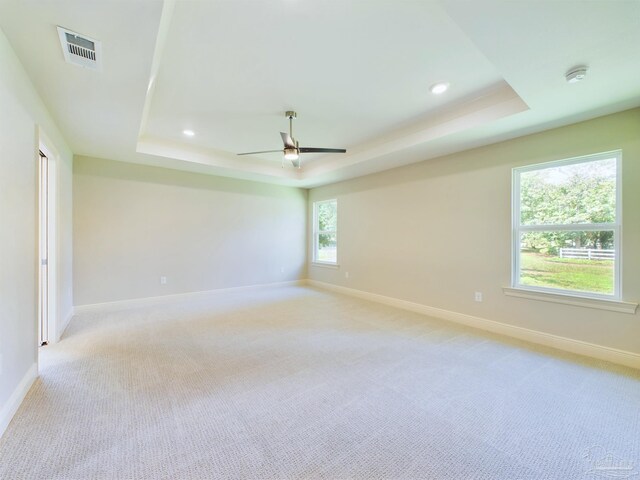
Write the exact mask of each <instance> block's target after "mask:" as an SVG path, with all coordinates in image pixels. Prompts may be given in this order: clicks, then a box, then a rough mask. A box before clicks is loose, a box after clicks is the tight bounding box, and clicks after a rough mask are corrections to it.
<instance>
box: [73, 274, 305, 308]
mask: <svg viewBox="0 0 640 480" xmlns="http://www.w3.org/2000/svg"><path fill="white" fill-rule="evenodd" d="M305 284H306V280H292V281H289V282H274V283H262V284H258V285H246V286H242V287H230V288H217V289H215V290H204V291H200V292H186V293H175V294H171V295H160V296H157V297H143V298H132V299H129V300H116V301H114V302H104V303H93V304H89V305H76V306H75V307H73V315H82V314H85V313H106V312H113V311H117V310H124V309H128V308H138V307H150V306H156V305H167V304H171V303H173V302H176V301H181V300H189V299H195V298H197V297H201V298H206V297H207V296H210V295H218V294H221V293H232V292H241V291H245V290H256V289H260V288H269V287H290V286H296V285H305Z"/></svg>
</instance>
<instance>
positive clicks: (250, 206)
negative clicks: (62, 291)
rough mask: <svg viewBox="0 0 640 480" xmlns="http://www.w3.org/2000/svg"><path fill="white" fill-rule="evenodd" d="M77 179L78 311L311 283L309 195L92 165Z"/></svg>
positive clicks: (80, 166)
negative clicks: (163, 278)
mask: <svg viewBox="0 0 640 480" xmlns="http://www.w3.org/2000/svg"><path fill="white" fill-rule="evenodd" d="M73 177H74V179H73V188H74V191H73V205H74V212H73V216H74V264H73V267H74V300H75V304H76V305H87V304H95V303H103V302H112V301H118V300H126V299H133V298H144V297H153V296H160V295H167V294H175V293H186V292H197V291H206V290H213V289H219V288H228V287H237V286H245V285H257V284H264V283H273V282H282V281H290V280H298V279H302V278H305V275H306V272H305V265H306V262H305V260H306V206H307V192H306V190H303V189H298V188H291V187H281V186H275V185H268V184H263V183H256V182H250V181H245V180H234V179H229V178H222V177H214V176H210V175H202V174H193V173H187V172H180V171H176V170H169V169H163V168H157V167H148V166H142V165H134V164H127V163H121V162H115V161H110V160H100V159H94V158H86V157H76V159H75V161H74V175H73ZM281 269H282V270H283V271H281ZM160 276H166V277H167V284H166V285H161V284H160Z"/></svg>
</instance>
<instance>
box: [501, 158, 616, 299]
mask: <svg viewBox="0 0 640 480" xmlns="http://www.w3.org/2000/svg"><path fill="white" fill-rule="evenodd" d="M611 158H615V161H616V219H615V222H613V223H587V224H584V223H576V224H557V225H547V224H536V225H522V224H521V220H522V219H521V215H520V213H521V212H520V176H521V174H522V173H523V172H531V171H536V170H542V169H547V168H556V167H563V166H567V165H578V164H581V163H588V162H594V161H598V160H608V159H611ZM599 230H603V231H612V232H613V249H614V251H615V258H614V260H613V268H614V273H613V277H614V278H613V294H599V293H595V292H579V291H575V290H568V289H563V288H552V287H532V286H530V285H525V284H522V283H520V253H521V252H520V243H521V238H520V234H521V232H537V231H599ZM511 232H512V235H511V287H512V288H513V289H516V290H530V291H532V292H543V293H549V294H554V293H556V294H559V295H568V296H579V297H582V298H584V299H610V300H614V301H619V302H621V300H622V150H612V151H609V152H601V153H594V154H591V155H581V156H578V157H572V158H566V159H563V160H556V161H551V162H544V163H537V164H534V165H526V166H523V167H516V168H513V169H512V171H511ZM505 293H506V292H505ZM538 299H539V298H538ZM558 303H566V302H558ZM585 303H586V302H585ZM622 303H624V302H622ZM596 308H597V307H596Z"/></svg>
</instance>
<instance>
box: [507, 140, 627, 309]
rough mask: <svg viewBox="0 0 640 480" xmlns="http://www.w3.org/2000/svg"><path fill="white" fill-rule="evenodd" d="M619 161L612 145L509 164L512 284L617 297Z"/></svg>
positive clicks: (619, 155) (618, 279)
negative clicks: (595, 150)
mask: <svg viewBox="0 0 640 480" xmlns="http://www.w3.org/2000/svg"><path fill="white" fill-rule="evenodd" d="M620 164H621V153H620V152H619V151H618V152H610V153H604V154H597V155H589V156H585V157H579V158H572V159H568V160H561V161H557V162H550V163H544V164H540V165H531V166H527V167H522V168H516V169H514V170H513V273H512V277H513V280H512V284H513V286H514V287H516V288H525V289H530V290H538V291H546V292H551V293H553V292H555V293H567V294H572V295H580V296H588V297H604V298H616V299H619V298H620V256H621V252H620V226H621V220H622V219H621V218H620V217H621V215H620V212H621V204H620V203H621V202H620V198H621V196H620Z"/></svg>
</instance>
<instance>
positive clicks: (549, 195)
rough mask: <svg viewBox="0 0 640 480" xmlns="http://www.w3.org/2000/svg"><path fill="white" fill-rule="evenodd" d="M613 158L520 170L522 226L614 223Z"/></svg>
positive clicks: (614, 189) (614, 169)
mask: <svg viewBox="0 0 640 480" xmlns="http://www.w3.org/2000/svg"><path fill="white" fill-rule="evenodd" d="M615 217H616V159H615V158H610V159H605V160H597V161H592V162H585V163H577V164H573V165H564V166H559V167H549V168H542V169H539V170H533V171H529V172H521V173H520V222H521V224H522V225H541V224H549V225H556V224H574V223H577V224H579V223H614V222H615V221H616V218H615Z"/></svg>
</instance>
